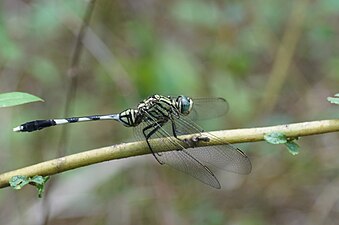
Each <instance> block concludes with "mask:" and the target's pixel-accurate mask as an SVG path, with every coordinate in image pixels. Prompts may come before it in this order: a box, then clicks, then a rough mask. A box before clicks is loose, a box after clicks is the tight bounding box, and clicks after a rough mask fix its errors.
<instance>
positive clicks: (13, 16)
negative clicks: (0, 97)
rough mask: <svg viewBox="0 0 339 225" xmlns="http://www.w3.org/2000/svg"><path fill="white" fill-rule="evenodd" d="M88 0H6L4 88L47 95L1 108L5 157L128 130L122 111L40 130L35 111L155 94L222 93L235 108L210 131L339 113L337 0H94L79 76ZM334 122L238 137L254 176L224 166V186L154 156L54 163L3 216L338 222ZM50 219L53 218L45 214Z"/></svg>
mask: <svg viewBox="0 0 339 225" xmlns="http://www.w3.org/2000/svg"><path fill="white" fill-rule="evenodd" d="M88 3H89V1H85V0H72V1H67V0H59V1H42V0H3V1H1V3H0V10H1V11H0V92H1V93H3V92H11V91H22V92H28V93H31V94H34V95H37V96H39V97H41V98H43V99H44V100H45V102H43V103H41V102H39V103H32V104H26V105H22V106H17V107H12V108H1V109H0V125H1V132H0V146H1V147H0V165H1V166H0V170H1V172H5V171H9V170H13V169H17V168H21V167H24V166H28V165H31V164H35V163H39V162H41V161H46V160H49V159H53V158H56V157H58V154H59V153H58V149H59V148H60V146H61V145H60V142H61V143H65V152H64V154H66V155H68V154H73V153H77V152H82V151H86V150H90V149H94V148H99V147H103V146H110V145H113V144H117V143H121V142H128V141H131V140H133V138H132V137H133V134H132V131H131V130H130V129H128V128H125V127H123V126H122V125H121V124H119V123H116V122H110V121H106V122H92V123H80V124H76V125H75V124H74V125H69V126H67V137H66V138H65V137H62V130H63V128H62V127H54V128H50V129H46V130H43V131H39V132H33V133H14V132H12V128H13V127H15V126H18V125H19V124H21V123H23V122H26V121H30V120H36V119H47V118H60V117H61V118H62V117H64V116H65V115H64V112H65V107H66V101H67V98H68V97H67V96H68V94H67V93H68V91H69V90H70V89H71V90H73V91H74V92H75V93H76V94H75V96H74V98H72V99H70V100H69V101H70V103H69V107H70V109H69V115H67V116H75V115H76V116H82V115H91V114H108V113H117V112H120V111H122V110H124V109H125V108H128V107H133V106H136V105H137V103H138V102H139V101H140V100H142V99H143V98H145V97H147V96H149V95H152V94H155V93H158V94H163V95H179V94H185V95H188V96H192V97H211V96H212V97H213V96H221V97H224V98H226V99H227V100H228V102H229V104H230V107H231V109H230V111H229V113H228V114H227V115H226V116H225V117H223V118H219V119H216V120H211V121H210V122H209V123H206V124H204V127H205V128H206V129H207V130H218V129H232V128H245V127H246V128H248V127H258V126H268V125H277V124H286V123H292V122H303V121H312V120H319V119H331V118H337V117H338V109H339V108H338V107H337V106H335V105H331V104H330V103H329V102H327V101H326V97H327V96H332V95H333V94H335V93H338V92H339V85H338V84H339V42H338V38H339V27H338V23H339V1H337V0H321V1H320V0H314V1H308V0H295V1H292V0H288V1H282V0H274V1H268V0H252V1H232V0H228V1H227V0H225V1H223V0H215V1H212V0H211V1H207V0H174V1H155V0H139V1H130V0H124V1H122V0H121V1H120V0H118V1H112V0H97V1H96V2H95V5H94V9H93V13H92V17H91V20H90V24H89V29H88V30H87V33H86V35H85V37H84V41H83V51H82V52H81V57H80V61H79V66H78V68H76V69H77V71H76V74H77V75H78V76H77V82H76V83H77V85H71V86H70V84H71V77H70V76H69V75H70V74H74V73H70V68H71V67H70V66H71V60H72V54H73V51H74V48H75V44H76V41H77V35H78V33H79V29H80V26H81V24H82V21H83V18H84V15H85V11H86V8H87V5H88ZM338 137H339V136H338V134H337V133H332V134H324V135H316V136H309V137H303V138H301V139H300V140H299V141H298V143H299V145H300V146H301V152H300V154H299V155H297V156H292V155H291V154H289V153H288V151H286V149H284V146H273V145H269V144H267V143H265V142H258V143H245V144H241V145H237V146H238V147H239V148H241V149H242V150H244V151H245V152H246V153H247V154H248V155H249V157H250V158H251V161H252V164H253V171H252V173H251V174H250V175H248V176H243V175H237V174H231V173H227V172H222V171H221V172H220V173H219V174H217V176H218V178H219V180H220V182H221V185H222V189H221V190H215V189H213V188H210V187H209V186H206V185H204V184H202V183H200V182H198V181H196V180H195V179H193V178H190V177H188V176H187V175H185V174H182V173H179V172H177V171H175V170H172V169H171V168H168V167H166V166H160V165H158V164H157V162H156V161H155V160H154V158H153V157H152V156H151V155H147V156H142V157H134V158H128V159H123V160H115V161H112V162H105V163H101V164H96V165H92V166H88V167H86V168H79V169H76V170H72V171H68V172H65V173H63V174H59V175H56V176H53V177H52V178H51V180H50V181H49V182H48V184H49V188H48V194H47V195H45V196H44V198H43V199H38V198H37V192H36V190H35V188H33V187H25V188H24V189H23V190H21V191H15V190H12V189H11V188H5V189H1V190H0V222H1V224H77V225H78V224H80V225H81V224H122V225H125V224H134V225H135V224H169V225H170V224H198V225H199V224H212V225H218V224H237V225H250V224H251V225H252V224H289V225H291V224H292V225H293V224H298V225H300V224H338V221H339V201H338V199H339V176H338V172H339V166H338V165H339V157H338V156H339V154H338V150H339V149H338V143H339V139H338ZM46 221H48V222H46Z"/></svg>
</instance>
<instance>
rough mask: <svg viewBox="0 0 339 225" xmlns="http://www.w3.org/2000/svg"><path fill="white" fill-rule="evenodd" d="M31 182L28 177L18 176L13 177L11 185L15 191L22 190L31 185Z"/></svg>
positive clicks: (10, 181)
mask: <svg viewBox="0 0 339 225" xmlns="http://www.w3.org/2000/svg"><path fill="white" fill-rule="evenodd" d="M29 180H30V179H29V178H28V177H26V176H21V175H18V176H14V177H11V179H10V180H9V184H10V185H11V187H12V188H14V189H15V190H20V189H21V188H23V187H24V186H25V185H26V184H28V183H29Z"/></svg>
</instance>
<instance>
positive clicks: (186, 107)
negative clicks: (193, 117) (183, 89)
mask: <svg viewBox="0 0 339 225" xmlns="http://www.w3.org/2000/svg"><path fill="white" fill-rule="evenodd" d="M178 103H179V104H178V106H179V111H180V113H181V114H183V115H188V114H189V113H190V112H191V110H192V107H193V101H192V99H190V98H189V97H186V96H180V97H179V98H178Z"/></svg>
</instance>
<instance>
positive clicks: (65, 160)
mask: <svg viewBox="0 0 339 225" xmlns="http://www.w3.org/2000/svg"><path fill="white" fill-rule="evenodd" d="M337 131H339V119H338V120H320V121H312V122H303V123H293V124H284V125H278V126H269V127H259V128H246V129H234V130H222V131H213V132H209V134H212V136H215V137H217V138H213V137H212V138H211V140H210V141H209V142H199V145H198V146H210V145H216V144H220V141H222V142H223V143H225V144H226V143H243V142H255V141H262V140H264V135H265V134H268V133H272V132H282V133H283V134H285V135H286V137H290V138H296V137H301V136H308V135H315V134H323V133H329V132H337ZM203 135H204V134H203ZM189 136H191V135H189ZM182 138H185V137H184V136H183V137H182ZM156 141H158V142H159V144H156V145H157V146H161V142H162V140H161V139H158V140H156ZM153 150H154V151H159V152H160V151H162V150H161V149H153ZM169 150H177V149H169ZM149 153H150V151H149V149H148V147H147V144H146V142H144V141H141V142H131V143H122V144H118V145H113V146H108V147H103V148H98V149H94V150H89V151H86V152H81V153H77V154H73V155H69V156H64V157H61V158H57V159H53V160H49V161H45V162H41V163H38V164H35V165H32V166H28V167H24V168H21V169H17V170H13V171H10V172H6V173H3V174H0V188H3V187H7V186H9V183H8V182H9V179H10V178H11V177H13V176H16V175H24V176H28V177H32V176H34V175H41V176H48V175H53V174H58V173H62V172H65V171H68V170H72V169H75V168H79V167H83V166H88V165H91V164H95V163H100V162H104V161H109V160H113V159H121V158H127V157H132V156H138V155H145V154H149Z"/></svg>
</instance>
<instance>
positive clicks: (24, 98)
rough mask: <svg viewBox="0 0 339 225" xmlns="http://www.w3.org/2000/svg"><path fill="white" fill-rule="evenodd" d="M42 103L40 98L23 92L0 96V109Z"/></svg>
mask: <svg viewBox="0 0 339 225" xmlns="http://www.w3.org/2000/svg"><path fill="white" fill-rule="evenodd" d="M37 101H43V100H42V99H41V98H39V97H36V96H34V95H31V94H27V93H23V92H9V93H3V94H0V107H9V106H16V105H21V104H25V103H30V102H37Z"/></svg>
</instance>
